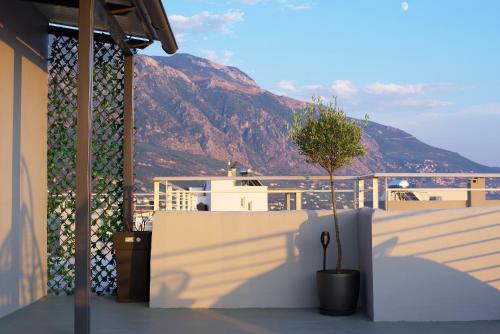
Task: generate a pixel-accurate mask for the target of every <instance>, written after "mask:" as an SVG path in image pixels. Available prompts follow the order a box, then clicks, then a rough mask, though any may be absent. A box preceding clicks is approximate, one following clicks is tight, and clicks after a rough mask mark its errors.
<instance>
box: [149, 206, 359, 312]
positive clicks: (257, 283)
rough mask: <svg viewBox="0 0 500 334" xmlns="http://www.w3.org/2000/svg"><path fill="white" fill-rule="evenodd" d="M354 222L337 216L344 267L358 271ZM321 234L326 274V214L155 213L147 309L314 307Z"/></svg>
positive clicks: (350, 213) (353, 216) (345, 214)
mask: <svg viewBox="0 0 500 334" xmlns="http://www.w3.org/2000/svg"><path fill="white" fill-rule="evenodd" d="M356 220H357V212H356V211H355V210H346V211H342V212H341V213H340V226H341V232H342V242H343V254H344V267H346V268H357V263H358V252H357V230H356ZM324 230H328V231H330V234H331V236H332V242H331V244H330V247H329V249H328V257H327V259H328V264H329V267H330V268H331V267H333V266H334V265H335V256H334V254H335V244H334V241H333V240H334V239H335V235H334V232H333V224H332V216H331V212H330V211H305V210H304V211H271V212H182V211H170V212H167V211H162V212H156V213H155V215H154V224H153V242H152V254H151V294H150V296H151V297H150V307H164V308H175V307H191V308H209V307H214V308H219V307H220V308H244V307H245V308H251V307H280V308H302V307H316V306H317V305H318V300H317V292H316V282H315V275H316V271H317V270H318V269H321V266H322V252H323V251H322V247H321V244H320V234H321V231H324Z"/></svg>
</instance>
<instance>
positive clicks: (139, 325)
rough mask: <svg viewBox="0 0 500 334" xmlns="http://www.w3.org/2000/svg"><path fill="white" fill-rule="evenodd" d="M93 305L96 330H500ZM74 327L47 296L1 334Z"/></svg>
mask: <svg viewBox="0 0 500 334" xmlns="http://www.w3.org/2000/svg"><path fill="white" fill-rule="evenodd" d="M91 310H92V313H91V314H92V319H91V321H92V333H120V334H127V333H144V334H147V333H176V334H180V333H204V334H210V333H218V334H219V333H264V334H270V333H291V334H293V333H335V334H342V333H363V334H370V333H384V334H390V333H405V334H412V333H426V334H432V333H453V334H460V333H475V334H490V333H491V334H499V333H500V321H471V322H424V323H414V322H377V323H374V322H371V321H369V320H368V319H367V318H366V317H365V316H364V315H363V314H362V313H359V314H356V315H354V316H350V317H326V316H322V315H319V314H318V313H317V312H316V310H312V309H212V310H206V309H204V310H189V309H150V308H148V307H147V305H146V304H121V303H116V302H115V301H114V299H113V298H109V297H93V298H92V306H91ZM72 332H73V298H72V297H52V296H51V297H47V298H44V299H42V300H40V301H39V302H37V303H35V304H33V305H31V306H29V307H26V308H24V309H22V310H20V311H18V312H15V313H13V314H10V315H8V316H6V317H4V318H2V319H0V333H2V334H7V333H16V334H18V333H51V334H56V333H72Z"/></svg>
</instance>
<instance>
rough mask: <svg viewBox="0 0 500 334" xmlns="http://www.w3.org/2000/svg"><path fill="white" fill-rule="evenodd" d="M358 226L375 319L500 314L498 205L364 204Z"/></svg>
mask: <svg viewBox="0 0 500 334" xmlns="http://www.w3.org/2000/svg"><path fill="white" fill-rule="evenodd" d="M358 229H359V235H360V238H359V240H360V251H359V253H360V267H361V270H362V272H363V285H364V291H365V292H367V293H365V294H363V299H364V303H365V305H367V310H368V314H369V315H370V316H371V317H372V318H373V319H374V320H375V321H466V320H491V319H496V320H498V319H500V206H493V207H475V208H464V209H447V210H432V211H407V212H390V211H381V210H372V209H363V210H361V211H360V213H359V226H358ZM370 239H371V245H370V244H369V243H370ZM370 252H371V254H370Z"/></svg>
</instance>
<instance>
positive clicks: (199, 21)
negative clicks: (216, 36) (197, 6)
mask: <svg viewBox="0 0 500 334" xmlns="http://www.w3.org/2000/svg"><path fill="white" fill-rule="evenodd" d="M244 15H245V13H243V12H242V11H240V10H228V11H227V12H225V13H220V14H212V13H211V12H208V11H203V12H200V13H198V14H195V15H193V16H184V15H178V14H174V15H171V16H169V19H170V22H171V23H172V26H173V30H174V32H175V33H176V35H181V36H182V35H185V34H188V33H204V34H206V33H207V32H217V33H221V34H224V35H229V34H231V33H232V32H233V26H234V24H235V23H237V22H241V21H243V17H244Z"/></svg>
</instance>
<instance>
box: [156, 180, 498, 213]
mask: <svg viewBox="0 0 500 334" xmlns="http://www.w3.org/2000/svg"><path fill="white" fill-rule="evenodd" d="M391 179H408V180H417V179H418V180H422V179H429V182H427V184H429V183H433V184H434V187H428V186H427V187H411V188H389V187H388V182H389V181H390V180H391ZM486 179H487V180H493V183H494V185H496V187H491V186H490V187H486V185H485V180H486ZM225 180H232V181H235V182H243V183H244V181H253V180H257V181H260V182H267V183H270V185H269V186H268V187H267V188H266V189H265V192H266V193H267V194H270V195H275V194H282V195H285V197H284V199H285V204H284V206H283V207H284V208H285V209H287V210H290V209H291V206H292V205H291V203H292V199H293V200H294V202H295V209H296V210H300V209H302V207H303V194H308V195H313V196H314V195H315V194H316V195H317V194H322V193H330V188H329V182H327V184H326V185H323V187H321V188H320V189H318V188H317V187H314V188H313V187H310V188H305V187H304V186H305V183H310V184H316V183H321V182H323V183H324V182H325V181H329V177H328V176H212V177H207V176H200V177H190V176H172V177H155V178H154V192H153V194H152V202H153V205H152V208H151V205H150V204H149V206H150V209H152V210H153V211H158V210H168V211H170V210H180V211H193V210H197V209H196V205H197V203H196V198H197V196H198V195H199V194H203V195H207V194H217V193H218V194H221V193H224V194H235V195H237V194H243V193H245V194H248V193H251V192H253V191H254V192H262V191H263V190H262V189H258V190H257V189H255V190H252V188H253V187H244V189H243V188H235V189H227V190H209V189H207V190H188V189H184V188H181V187H179V186H177V185H176V184H178V183H189V182H194V183H196V182H197V183H200V182H201V183H203V182H207V181H225ZM334 180H335V183H336V187H337V188H338V189H337V190H336V191H337V193H338V194H343V193H350V194H352V200H350V201H349V202H350V203H352V207H354V208H362V207H365V206H369V207H372V208H383V209H386V210H391V209H393V210H404V209H405V207H407V208H422V209H425V208H427V207H431V208H433V207H439V206H442V207H448V206H449V205H451V206H452V207H455V206H456V207H462V206H463V207H466V206H478V205H500V200H487V199H486V194H487V193H497V194H500V187H499V186H500V174H498V173H497V174H493V173H375V174H369V175H362V176H336V177H335V179H334ZM276 182H288V183H290V182H300V183H301V185H300V186H299V187H296V188H290V187H281V188H280V187H273V186H272V185H274V186H276V185H277V183H276ZM339 185H341V186H340V187H339ZM450 185H451V186H452V187H450ZM447 186H448V187H447ZM452 193H456V194H459V195H456V196H454V197H453V196H452V195H449V194H452ZM401 194H413V195H415V196H416V197H417V198H418V197H423V198H425V199H419V200H418V201H417V200H416V201H411V200H408V196H406V197H405V196H401ZM432 194H434V196H432ZM436 194H438V195H436ZM439 194H441V195H443V194H445V195H446V196H439ZM292 195H293V197H292ZM149 196H151V194H149ZM340 196H341V195H340ZM441 197H445V198H444V199H441ZM150 198H151V197H150ZM404 198H406V200H405V199H404ZM446 198H455V199H450V200H448V199H446ZM499 198H500V197H499ZM410 202H412V203H410ZM417 202H418V203H417ZM430 202H432V203H430Z"/></svg>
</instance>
